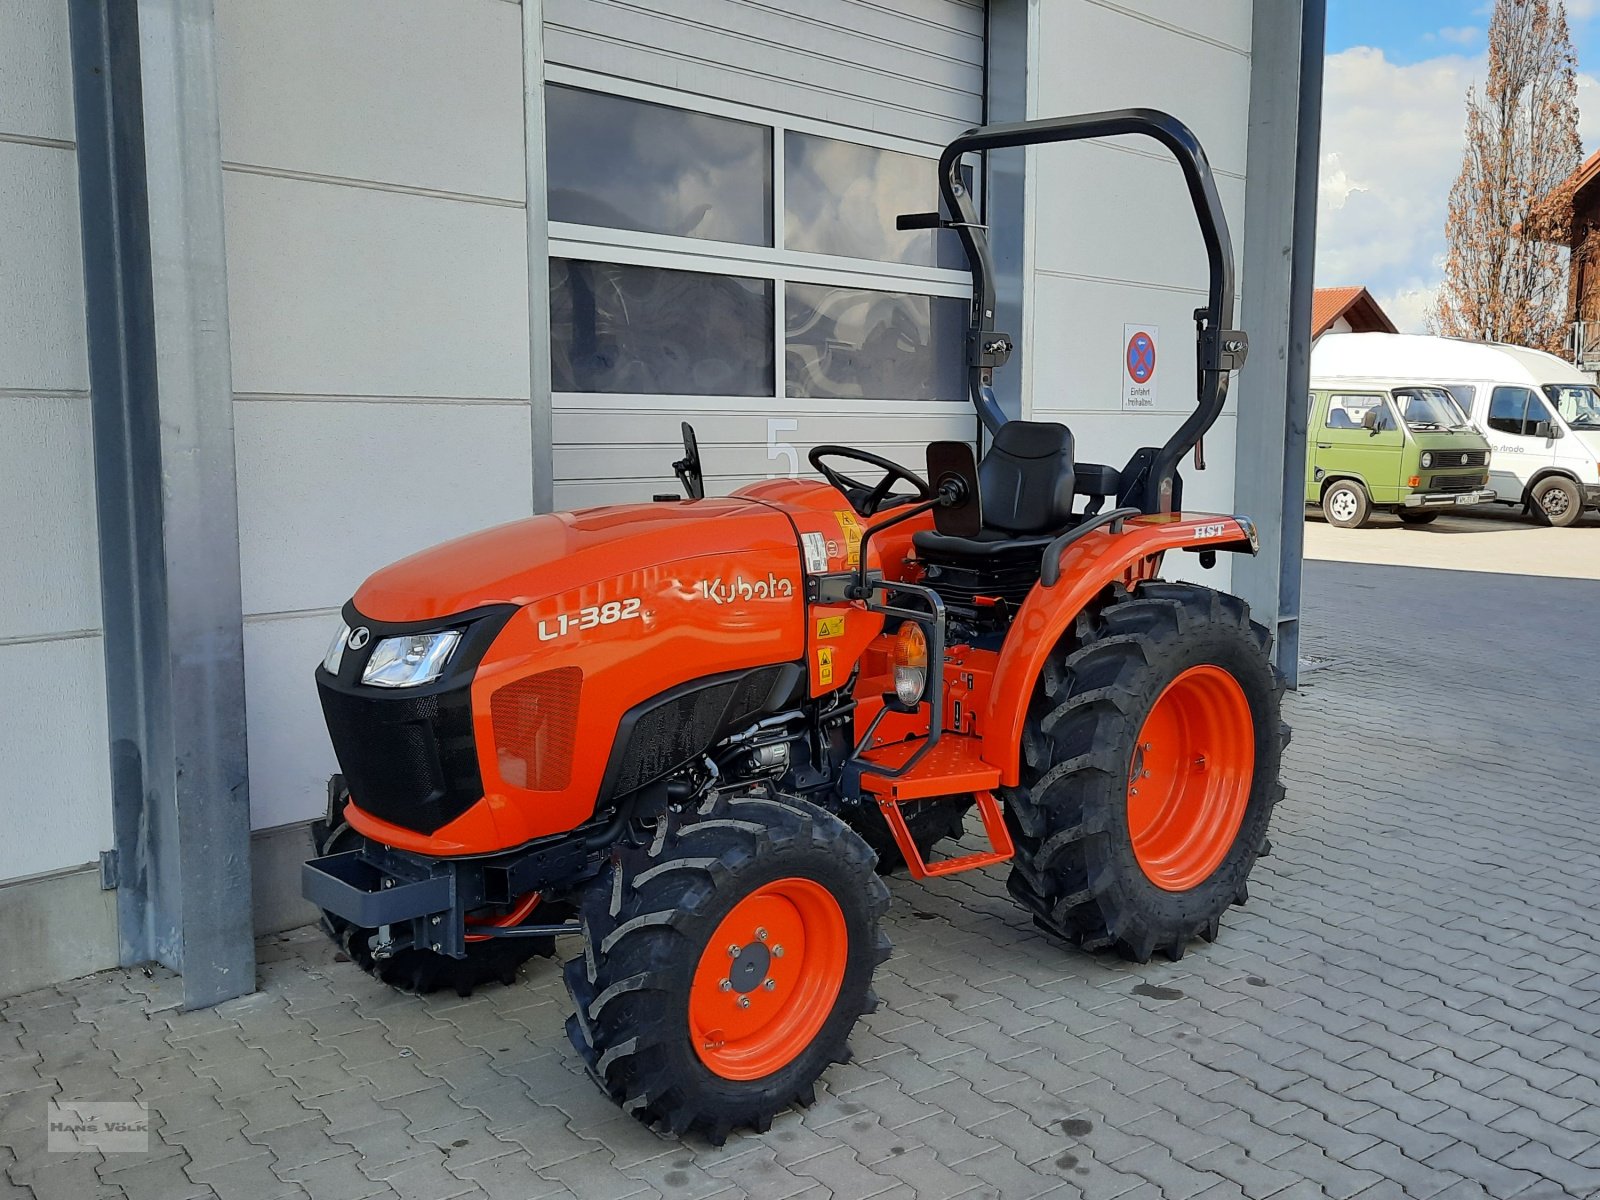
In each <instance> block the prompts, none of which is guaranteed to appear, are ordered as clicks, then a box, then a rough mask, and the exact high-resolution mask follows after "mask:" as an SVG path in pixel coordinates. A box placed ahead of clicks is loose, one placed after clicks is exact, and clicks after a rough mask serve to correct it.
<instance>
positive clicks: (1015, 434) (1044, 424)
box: [978, 421, 1073, 534]
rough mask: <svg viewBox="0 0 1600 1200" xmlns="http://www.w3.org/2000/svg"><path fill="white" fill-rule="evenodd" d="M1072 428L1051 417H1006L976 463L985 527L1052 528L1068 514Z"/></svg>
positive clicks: (1024, 531)
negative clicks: (992, 440) (980, 459)
mask: <svg viewBox="0 0 1600 1200" xmlns="http://www.w3.org/2000/svg"><path fill="white" fill-rule="evenodd" d="M1072 475H1073V471H1072V431H1071V430H1070V429H1068V428H1067V427H1066V426H1065V425H1061V424H1058V423H1056V422H1055V421H1007V422H1006V423H1005V424H1004V425H1002V426H1001V427H1000V429H999V432H997V433H996V434H995V435H994V443H993V444H992V445H991V446H990V447H989V452H988V453H987V454H985V455H984V456H983V462H981V463H979V464H978V490H979V492H981V493H982V496H983V524H984V527H985V528H988V529H997V530H1002V531H1004V532H1006V533H1021V534H1041V533H1054V532H1055V531H1056V530H1058V529H1061V528H1062V527H1064V526H1065V525H1066V524H1067V523H1068V522H1069V521H1070V520H1071V519H1072V485H1073V478H1072Z"/></svg>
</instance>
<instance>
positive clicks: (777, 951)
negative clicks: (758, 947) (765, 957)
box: [772, 946, 783, 958]
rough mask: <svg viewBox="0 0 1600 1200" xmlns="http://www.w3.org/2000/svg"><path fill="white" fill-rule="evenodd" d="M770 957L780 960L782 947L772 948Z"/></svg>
mask: <svg viewBox="0 0 1600 1200" xmlns="http://www.w3.org/2000/svg"><path fill="white" fill-rule="evenodd" d="M772 957H773V958H782V957H783V947H782V946H774V947H773V948H772Z"/></svg>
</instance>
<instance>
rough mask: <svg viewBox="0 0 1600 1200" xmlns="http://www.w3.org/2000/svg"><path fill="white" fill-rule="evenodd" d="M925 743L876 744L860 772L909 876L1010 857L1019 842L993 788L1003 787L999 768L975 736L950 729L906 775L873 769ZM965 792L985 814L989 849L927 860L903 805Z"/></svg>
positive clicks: (953, 871) (890, 763)
mask: <svg viewBox="0 0 1600 1200" xmlns="http://www.w3.org/2000/svg"><path fill="white" fill-rule="evenodd" d="M922 745H923V743H922V741H921V740H920V739H919V740H915V741H909V742H895V743H893V744H892V745H888V746H878V747H875V748H873V749H872V750H869V751H867V752H866V753H865V754H863V755H862V756H861V761H862V762H863V763H865V764H866V765H865V766H864V767H863V769H862V772H861V790H862V791H863V792H866V793H867V794H868V795H870V796H871V797H872V798H873V799H874V800H875V801H877V804H878V808H879V810H880V811H881V812H882V813H883V819H884V820H885V821H886V822H887V823H888V825H889V832H890V833H892V834H894V840H895V844H896V845H897V846H899V847H900V854H901V856H902V857H904V858H905V860H906V866H907V867H908V868H909V869H910V871H911V877H912V878H913V879H927V878H929V877H930V876H936V875H954V874H956V873H957V872H958V871H974V870H977V869H978V868H979V867H988V866H993V865H994V864H995V863H1000V862H1005V861H1006V860H1007V859H1009V858H1011V856H1012V855H1013V854H1015V853H1016V847H1015V846H1014V845H1013V844H1012V842H1011V832H1010V830H1008V829H1007V828H1006V822H1005V815H1004V813H1002V811H1001V809H1000V801H999V799H998V798H997V797H996V796H995V794H994V789H995V788H997V787H999V786H1000V769H999V768H998V767H993V766H990V765H989V764H988V763H986V762H984V761H983V758H982V756H981V751H982V747H983V743H982V742H980V741H979V740H978V739H977V738H974V737H964V736H962V735H960V734H951V733H947V734H945V735H944V736H943V737H941V738H940V739H939V741H938V744H937V745H935V746H934V747H933V749H932V750H930V751H928V753H927V754H926V755H924V756H923V758H922V760H921V761H920V762H918V763H917V765H916V766H915V767H913V768H912V769H911V770H910V771H908V772H907V773H906V774H904V775H899V776H891V775H875V774H873V771H872V764H874V763H876V764H880V765H882V766H884V767H887V768H889V769H891V770H892V769H893V768H895V767H898V766H900V765H901V764H902V763H904V762H905V761H906V760H907V759H909V758H910V757H911V756H912V755H913V754H915V753H916V752H917V751H918V750H920V749H921V748H922ZM963 792H971V793H972V794H973V796H974V797H975V798H976V800H977V804H978V814H979V815H980V816H981V817H982V818H983V831H984V834H985V836H987V837H988V839H989V849H988V850H980V851H978V852H976V853H974V854H963V855H958V856H957V857H955V858H947V859H941V860H940V861H938V862H933V863H930V862H925V861H924V860H923V857H922V854H921V852H920V851H919V850H918V849H917V846H916V843H915V842H913V841H912V840H911V830H910V829H909V828H908V827H907V825H906V818H905V814H904V813H903V812H902V811H901V808H902V806H904V805H907V804H916V803H917V802H918V801H920V800H930V799H933V798H935V797H939V796H959V795H961V794H962V793H963Z"/></svg>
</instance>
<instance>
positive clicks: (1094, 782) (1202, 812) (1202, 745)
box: [1006, 582, 1288, 962]
mask: <svg viewBox="0 0 1600 1200" xmlns="http://www.w3.org/2000/svg"><path fill="white" fill-rule="evenodd" d="M1270 644H1271V638H1270V635H1269V634H1268V633H1267V631H1266V630H1265V629H1263V628H1262V627H1261V626H1260V625H1257V624H1255V623H1253V622H1252V621H1251V620H1250V617H1249V610H1248V608H1247V607H1246V605H1245V604H1244V602H1243V601H1242V600H1239V599H1237V598H1236V597H1233V596H1228V595H1224V594H1222V593H1220V592H1215V591H1212V590H1210V589H1208V588H1202V587H1195V586H1192V585H1189V584H1179V583H1159V582H1157V583H1147V584H1144V585H1142V586H1141V587H1140V588H1139V590H1138V591H1137V593H1135V594H1131V595H1130V594H1129V593H1127V592H1125V591H1123V590H1122V589H1121V588H1117V589H1116V590H1115V592H1114V593H1113V597H1112V599H1111V601H1110V602H1109V603H1107V604H1105V605H1104V606H1103V607H1102V608H1100V609H1099V611H1098V612H1095V613H1086V614H1085V615H1083V616H1080V617H1079V618H1078V623H1077V627H1076V629H1075V630H1074V634H1073V637H1072V638H1070V639H1068V640H1067V641H1066V642H1064V643H1063V645H1062V647H1060V648H1058V649H1057V651H1056V653H1055V655H1054V656H1052V658H1051V659H1050V660H1049V661H1048V663H1047V664H1046V667H1045V670H1044V672H1043V673H1042V676H1041V678H1040V680H1039V683H1038V686H1037V688H1036V689H1035V693H1034V697H1033V701H1032V704H1031V705H1030V708H1029V712H1028V719H1027V724H1026V727H1025V730H1024V738H1023V758H1022V785H1023V786H1021V787H1020V788H1012V789H1008V791H1007V794H1006V810H1007V815H1008V819H1009V821H1010V823H1011V828H1012V835H1013V838H1014V840H1015V842H1016V847H1017V855H1016V859H1015V860H1014V865H1013V869H1012V874H1011V878H1010V880H1009V887H1010V890H1011V893H1012V895H1014V896H1015V897H1016V898H1017V899H1018V900H1019V901H1021V903H1022V904H1023V905H1024V906H1025V907H1026V908H1027V909H1029V910H1030V911H1031V912H1032V913H1033V914H1034V920H1035V921H1036V923H1037V924H1039V925H1040V926H1041V927H1042V928H1044V929H1045V930H1047V931H1049V932H1051V933H1054V934H1056V935H1058V936H1060V937H1062V938H1064V939H1066V940H1067V941H1069V942H1072V943H1075V944H1077V945H1080V946H1082V947H1084V948H1085V949H1087V950H1100V949H1107V948H1115V949H1116V950H1117V951H1119V952H1120V953H1122V954H1123V955H1124V956H1126V957H1128V958H1132V959H1135V960H1137V961H1139V962H1144V961H1146V960H1148V959H1149V958H1150V956H1151V955H1152V954H1153V953H1156V952H1158V951H1159V952H1161V953H1163V954H1165V955H1166V956H1167V957H1169V958H1171V959H1174V960H1176V959H1178V958H1181V957H1182V956H1183V952H1184V949H1185V948H1186V946H1187V945H1188V943H1189V940H1190V939H1191V938H1193V937H1197V936H1198V937H1202V938H1205V939H1206V940H1208V941H1209V940H1212V939H1214V938H1215V937H1216V935H1217V928H1218V924H1219V922H1220V920H1221V917H1222V914H1223V913H1225V912H1226V911H1227V909H1228V906H1229V905H1230V904H1235V903H1243V902H1244V899H1245V896H1246V888H1245V881H1246V879H1247V878H1248V876H1249V874H1250V870H1251V868H1252V867H1253V866H1254V865H1255V860H1256V858H1257V856H1258V855H1259V854H1260V853H1261V851H1262V849H1263V846H1264V844H1265V841H1266V835H1267V822H1268V820H1269V819H1270V818H1271V816H1272V809H1273V806H1274V805H1275V804H1276V803H1277V801H1278V798H1279V797H1280V796H1281V795H1282V793H1283V788H1282V786H1281V785H1280V784H1279V782H1278V764H1279V760H1280V758H1281V756H1282V752H1283V746H1284V744H1285V742H1286V741H1287V736H1288V730H1287V727H1286V726H1284V725H1283V724H1282V722H1281V720H1280V718H1279V699H1280V695H1281V692H1282V688H1283V677H1282V676H1281V675H1279V674H1278V672H1277V671H1276V670H1275V669H1274V667H1273V665H1272V661H1271V659H1270V657H1269V655H1268V648H1269V646H1270Z"/></svg>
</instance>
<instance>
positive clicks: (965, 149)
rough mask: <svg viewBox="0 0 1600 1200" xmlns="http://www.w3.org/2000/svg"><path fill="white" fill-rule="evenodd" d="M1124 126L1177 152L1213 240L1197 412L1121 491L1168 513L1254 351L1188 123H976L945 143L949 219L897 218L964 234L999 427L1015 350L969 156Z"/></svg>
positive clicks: (980, 400)
mask: <svg viewBox="0 0 1600 1200" xmlns="http://www.w3.org/2000/svg"><path fill="white" fill-rule="evenodd" d="M1123 134H1142V135H1143V136H1145V137H1150V138H1154V139H1155V140H1156V141H1158V142H1160V143H1161V144H1162V145H1163V146H1165V147H1166V148H1167V149H1168V150H1170V151H1171V152H1172V156H1173V157H1174V158H1175V159H1177V161H1178V165H1179V166H1180V167H1181V168H1182V169H1183V175H1184V179H1185V181H1186V182H1187V183H1188V185H1189V199H1190V200H1191V201H1192V202H1193V204H1194V211H1195V217H1196V218H1197V219H1198V221H1199V223H1200V235H1201V237H1202V238H1203V239H1204V240H1205V246H1206V257H1207V260H1208V261H1209V264H1210V270H1211V280H1210V286H1209V287H1208V289H1207V293H1206V306H1205V307H1204V308H1201V309H1196V310H1195V314H1194V316H1195V340H1196V349H1197V354H1198V366H1199V371H1198V381H1197V392H1198V396H1197V400H1198V403H1197V406H1196V408H1195V411H1194V412H1193V413H1191V414H1190V415H1189V416H1188V417H1187V418H1186V419H1185V420H1184V422H1183V424H1182V425H1180V426H1179V427H1178V430H1177V431H1176V432H1175V433H1174V434H1173V435H1172V437H1171V438H1170V439H1168V441H1167V443H1166V444H1165V445H1164V446H1162V447H1160V448H1159V449H1153V448H1152V449H1148V450H1143V451H1140V452H1139V453H1138V454H1136V455H1134V459H1133V461H1132V462H1131V463H1130V464H1129V467H1130V469H1131V470H1132V471H1133V473H1134V475H1135V478H1134V479H1131V480H1130V479H1127V478H1126V474H1127V473H1126V472H1125V473H1124V474H1125V478H1124V491H1123V497H1122V499H1123V501H1124V502H1125V503H1134V504H1137V505H1138V507H1139V508H1141V509H1142V510H1143V511H1144V512H1147V513H1155V512H1170V511H1171V510H1172V507H1173V489H1174V482H1173V480H1174V476H1175V475H1176V472H1177V467H1178V463H1179V462H1180V461H1181V460H1182V458H1183V456H1184V455H1185V454H1187V453H1188V452H1189V451H1190V450H1192V449H1193V448H1194V447H1195V446H1196V445H1197V444H1198V443H1199V441H1200V439H1201V438H1202V437H1203V436H1204V435H1205V432H1206V430H1208V429H1210V428H1211V426H1212V425H1213V424H1214V423H1215V421H1216V419H1217V416H1218V415H1219V414H1220V413H1221V412H1222V406H1223V403H1224V402H1225V401H1226V399H1227V396H1228V373H1229V372H1230V371H1234V370H1237V369H1238V368H1239V367H1240V366H1242V365H1243V364H1244V360H1245V355H1246V353H1247V352H1248V349H1249V340H1248V338H1246V336H1245V334H1244V333H1243V332H1242V331H1240V330H1237V329H1231V328H1229V326H1230V325H1231V324H1232V322H1233V244H1232V242H1231V241H1230V240H1229V237H1228V222H1227V218H1226V217H1225V216H1224V215H1223V212H1222V201H1221V200H1220V199H1219V198H1218V196H1217V185H1216V181H1215V180H1214V179H1213V178H1212V174H1211V165H1210V164H1209V163H1208V162H1207V161H1206V154H1205V151H1204V150H1203V149H1202V148H1201V146H1200V142H1199V139H1197V138H1196V137H1195V136H1194V134H1193V133H1192V132H1191V131H1190V129H1189V127H1188V126H1186V125H1185V124H1184V123H1183V122H1182V121H1180V120H1178V119H1177V118H1176V117H1174V116H1171V115H1170V114H1168V113H1164V112H1160V111H1158V110H1156V109H1153V108H1127V109H1118V110H1115V111H1112V112H1099V113H1085V114H1083V115H1081V116H1073V117H1049V118H1045V119H1043V120H1037V121H1015V122H1011V123H1008V124H1003V125H985V126H983V127H981V128H977V129H969V130H968V131H967V132H966V133H963V134H962V135H961V136H960V137H958V138H956V139H955V141H953V142H951V143H950V144H949V145H948V146H946V147H945V148H944V152H943V153H942V154H941V155H940V156H939V192H940V194H941V196H942V197H943V199H944V203H945V206H946V208H947V209H948V210H949V212H950V214H951V215H950V217H949V218H942V217H940V215H939V214H938V213H916V214H912V215H909V216H904V217H901V218H900V219H899V221H898V223H897V224H898V227H899V228H901V229H932V228H947V229H954V230H955V231H956V233H957V235H958V236H959V237H960V238H961V245H962V247H963V248H964V249H965V250H966V253H967V260H968V262H969V263H970V264H971V266H972V316H971V322H970V326H969V328H968V332H967V380H968V386H969V389H970V391H971V394H972V403H973V406H974V407H975V408H976V409H977V410H978V417H979V419H981V420H982V421H983V423H984V425H985V426H986V427H987V428H988V429H989V430H990V432H994V431H995V430H997V429H999V428H1000V426H1001V425H1003V424H1005V421H1006V417H1005V414H1004V413H1003V412H1002V411H1001V410H1000V405H999V403H998V402H997V401H996V399H995V395H994V387H993V383H994V371H995V368H996V367H1000V366H1003V365H1004V364H1005V361H1006V359H1007V358H1009V357H1010V355H1011V350H1012V339H1011V336H1010V335H1009V334H1005V333H997V332H995V328H994V312H995V285H994V277H995V272H994V260H993V258H992V257H991V256H990V253H989V239H988V236H987V234H986V233H985V227H984V226H983V224H982V223H981V222H980V221H979V219H978V213H977V210H976V209H975V208H974V207H973V204H972V196H971V193H970V192H968V190H967V188H966V185H965V183H964V182H963V181H962V177H961V159H962V156H963V155H966V154H971V153H976V152H980V151H986V150H1002V149H1008V148H1010V147H1015V146H1036V145H1042V144H1044V143H1048V142H1072V141H1082V140H1085V139H1088V138H1102V137H1116V136H1119V135H1123Z"/></svg>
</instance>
